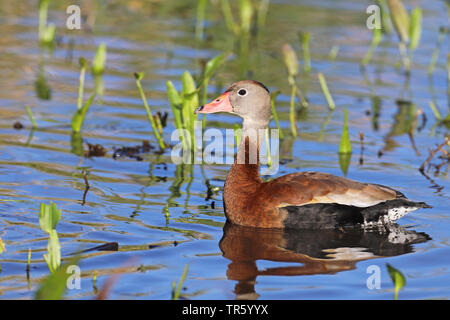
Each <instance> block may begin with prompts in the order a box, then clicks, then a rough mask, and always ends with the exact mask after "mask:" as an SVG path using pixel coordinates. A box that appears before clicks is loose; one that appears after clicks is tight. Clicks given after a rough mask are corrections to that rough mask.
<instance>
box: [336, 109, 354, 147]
mask: <svg viewBox="0 0 450 320" xmlns="http://www.w3.org/2000/svg"><path fill="white" fill-rule="evenodd" d="M339 153H352V145H351V143H350V135H349V133H348V110H347V109H345V110H344V127H343V129H342V136H341V142H340V143H339Z"/></svg>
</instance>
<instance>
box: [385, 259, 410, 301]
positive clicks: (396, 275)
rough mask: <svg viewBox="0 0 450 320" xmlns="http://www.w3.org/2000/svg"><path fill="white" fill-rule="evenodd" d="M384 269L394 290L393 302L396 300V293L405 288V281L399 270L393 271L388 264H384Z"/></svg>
mask: <svg viewBox="0 0 450 320" xmlns="http://www.w3.org/2000/svg"><path fill="white" fill-rule="evenodd" d="M386 267H387V269H388V272H389V276H390V277H391V280H392V282H393V283H394V290H395V291H394V300H397V299H398V292H399V290H401V289H402V288H403V287H404V286H405V284H406V279H405V276H404V275H403V274H402V273H401V272H400V271H399V270H397V269H395V268H394V267H393V266H391V265H390V264H389V263H388V264H386Z"/></svg>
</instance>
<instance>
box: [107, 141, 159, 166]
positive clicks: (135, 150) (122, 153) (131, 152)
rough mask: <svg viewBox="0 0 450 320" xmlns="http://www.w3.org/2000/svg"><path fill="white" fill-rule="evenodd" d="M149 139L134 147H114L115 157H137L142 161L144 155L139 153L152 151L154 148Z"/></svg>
mask: <svg viewBox="0 0 450 320" xmlns="http://www.w3.org/2000/svg"><path fill="white" fill-rule="evenodd" d="M154 148H155V147H153V146H152V145H151V144H150V142H149V141H148V140H144V141H142V145H140V146H134V147H122V148H119V149H114V153H113V159H114V160H116V159H117V158H120V157H128V158H132V159H136V160H137V161H142V160H143V159H142V157H141V156H140V155H139V154H140V153H145V152H150V151H151V150H152V149H154Z"/></svg>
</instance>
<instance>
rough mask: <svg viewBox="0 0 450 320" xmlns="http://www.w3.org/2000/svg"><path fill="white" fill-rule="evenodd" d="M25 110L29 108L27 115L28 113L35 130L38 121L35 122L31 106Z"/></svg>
mask: <svg viewBox="0 0 450 320" xmlns="http://www.w3.org/2000/svg"><path fill="white" fill-rule="evenodd" d="M25 108H27V113H28V117H30V121H31V125H32V128H33V129H35V128H36V127H37V126H36V121H34V117H33V113H31V109H30V107H29V106H25Z"/></svg>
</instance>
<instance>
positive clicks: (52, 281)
mask: <svg viewBox="0 0 450 320" xmlns="http://www.w3.org/2000/svg"><path fill="white" fill-rule="evenodd" d="M78 260H79V258H75V259H72V260H71V261H69V262H68V263H66V264H63V265H62V266H61V267H60V268H59V269H57V270H55V272H53V273H51V274H50V275H49V276H48V277H47V278H46V279H45V280H44V281H43V282H42V284H41V285H40V287H39V289H38V290H37V291H36V294H35V296H34V298H35V299H36V300H60V299H62V298H63V295H64V293H65V291H66V288H67V279H68V278H69V277H70V276H71V274H70V273H67V268H68V267H69V266H71V265H76V264H77V263H78Z"/></svg>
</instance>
